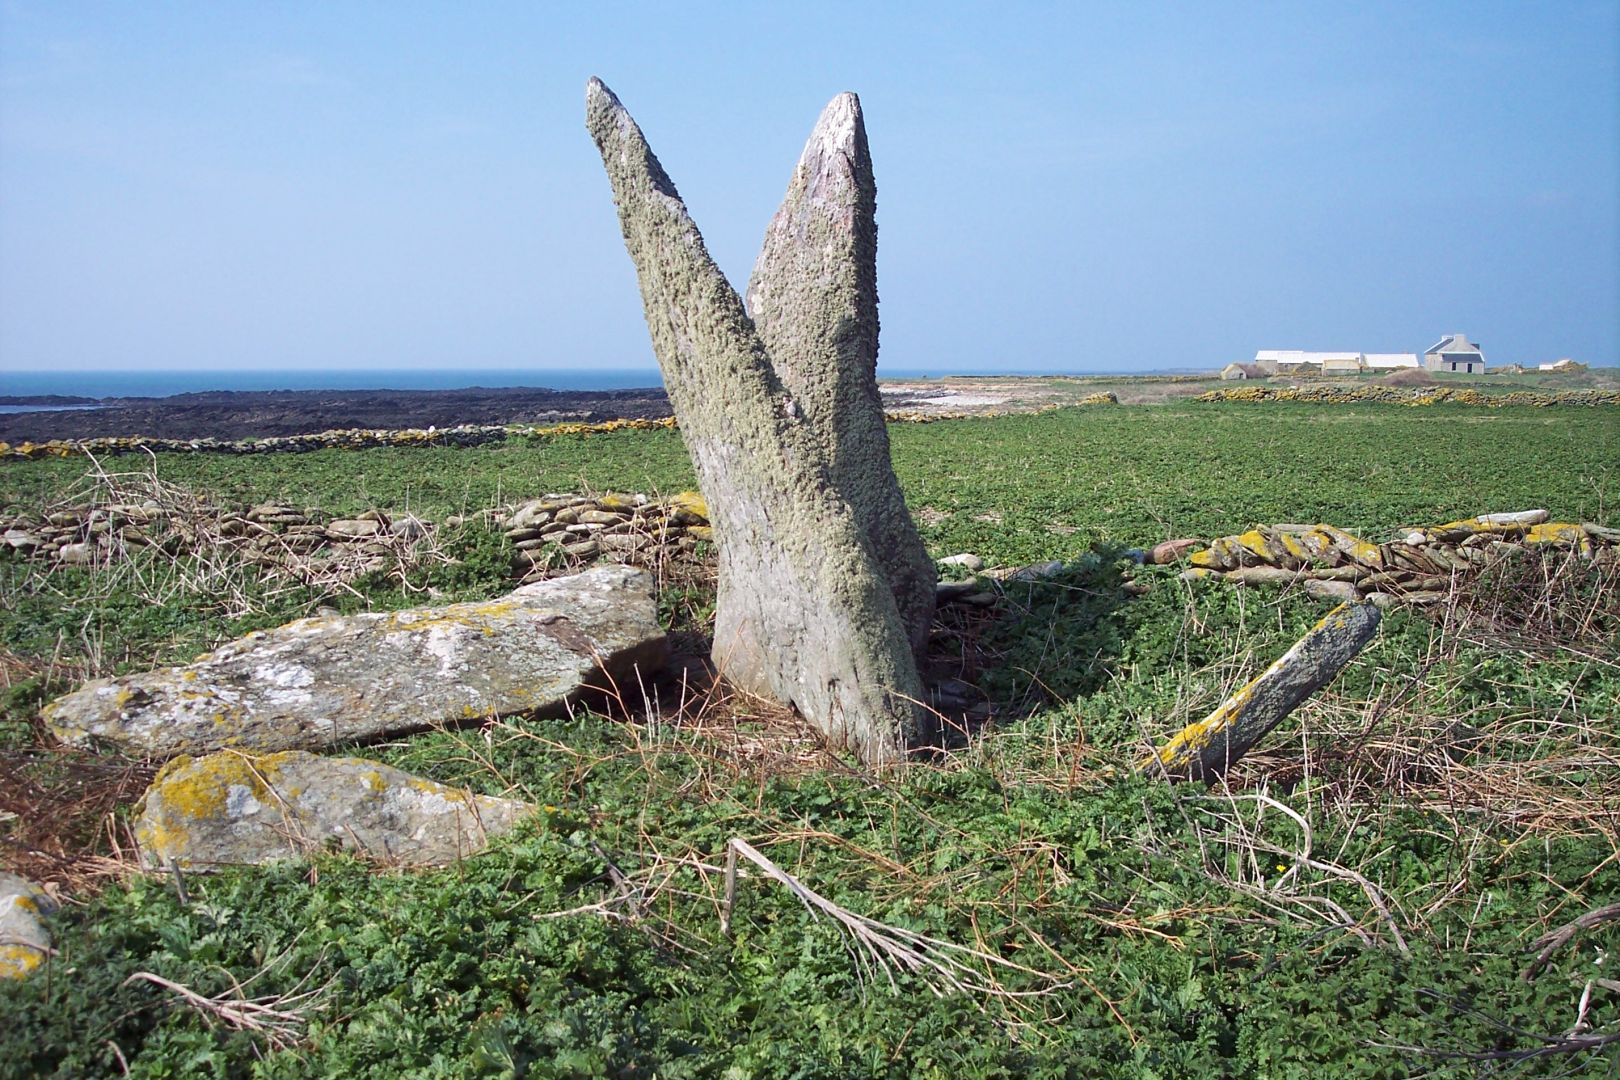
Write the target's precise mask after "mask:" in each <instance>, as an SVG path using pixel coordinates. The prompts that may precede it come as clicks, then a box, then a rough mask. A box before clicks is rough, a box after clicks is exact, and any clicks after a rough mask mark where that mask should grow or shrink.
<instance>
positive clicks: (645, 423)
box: [0, 393, 1119, 459]
mask: <svg viewBox="0 0 1620 1080" xmlns="http://www.w3.org/2000/svg"><path fill="white" fill-rule="evenodd" d="M1079 404H1081V405H1117V404H1119V399H1118V398H1116V397H1115V396H1114V395H1113V394H1110V393H1103V394H1092V395H1089V396H1088V397H1087V398H1085V399H1084V400H1083V401H1080V402H1079ZM975 415H993V414H985V413H978V414H975V413H968V412H934V413H931V412H917V411H909V410H891V411H889V412H887V413H885V414H884V419H885V420H887V421H888V422H889V423H891V424H931V423H934V422H935V421H938V420H966V419H970V418H972V417H973V416H975ZM676 426H677V425H676V422H675V418H674V417H672V416H667V417H664V418H663V419H660V420H646V419H640V418H631V419H623V420H604V421H600V422H597V423H583V422H582V423H568V424H551V425H546V426H532V425H521V424H458V425H457V426H455V427H445V428H441V427H426V428H399V429H395V430H385V429H380V428H335V429H333V430H331V431H320V432H314V433H311V434H308V435H277V436H271V437H267V438H262V439H164V438H159V437H157V436H153V435H125V436H119V437H117V438H96V439H50V440H47V441H45V442H20V443H9V442H4V441H0V459H4V458H48V457H73V456H75V455H78V454H86V455H89V456H92V457H107V456H113V455H117V454H130V453H136V452H144V451H148V450H150V451H151V452H153V453H163V454H285V453H293V454H299V453H310V452H312V451H315V450H370V449H375V448H376V447H380V446H389V447H404V448H410V447H430V446H482V445H483V444H485V443H492V442H500V441H501V440H503V439H509V438H510V439H549V438H555V437H557V436H561V435H595V434H601V433H604V432H610V431H656V430H669V429H672V428H674V427H676Z"/></svg>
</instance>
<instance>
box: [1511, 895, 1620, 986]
mask: <svg viewBox="0 0 1620 1080" xmlns="http://www.w3.org/2000/svg"><path fill="white" fill-rule="evenodd" d="M1610 919H1620V904H1605V905H1604V906H1603V907H1599V908H1593V909H1592V910H1591V911H1588V912H1587V913H1586V914H1585V915H1582V916H1580V917H1578V918H1575V919H1571V920H1570V921H1569V922H1567V923H1565V924H1564V925H1563V926H1560V927H1559V928H1558V929H1556V930H1553V931H1550V932H1549V933H1546V934H1543V935H1542V936H1541V937H1539V938H1537V939H1536V941H1535V944H1533V945H1531V946H1530V948H1532V949H1540V950H1541V951H1540V952H1539V953H1537V954H1536V958H1535V959H1534V960H1532V961H1530V963H1529V964H1528V965H1526V966H1525V969H1524V971H1522V972H1520V973H1519V978H1521V979H1523V980H1524V981H1525V982H1532V981H1534V979H1535V977H1536V976H1537V975H1538V974H1540V972H1541V969H1542V968H1544V967H1546V966H1547V962H1548V961H1549V960H1551V959H1552V957H1553V953H1555V952H1557V951H1558V950H1559V949H1562V948H1563V947H1564V946H1565V945H1567V944H1568V943H1569V939H1570V938H1572V937H1574V936H1575V935H1576V934H1578V933H1580V932H1581V931H1582V930H1590V929H1592V927H1594V926H1600V925H1602V924H1603V923H1606V922H1608V921H1609V920H1610Z"/></svg>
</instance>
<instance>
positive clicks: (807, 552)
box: [585, 79, 933, 764]
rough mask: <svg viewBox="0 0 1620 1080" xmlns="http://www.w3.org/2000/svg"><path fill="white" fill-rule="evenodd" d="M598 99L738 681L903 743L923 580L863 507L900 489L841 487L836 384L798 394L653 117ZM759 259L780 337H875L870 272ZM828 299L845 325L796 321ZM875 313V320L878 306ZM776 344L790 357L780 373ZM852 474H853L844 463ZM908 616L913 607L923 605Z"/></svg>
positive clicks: (765, 311) (918, 729)
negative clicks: (888, 561) (653, 128)
mask: <svg viewBox="0 0 1620 1080" xmlns="http://www.w3.org/2000/svg"><path fill="white" fill-rule="evenodd" d="M835 105H836V103H835ZM585 113H586V126H587V128H588V129H589V131H590V134H591V137H592V139H593V140H594V141H595V143H596V146H597V148H598V150H600V152H601V155H602V164H603V166H604V168H605V169H606V171H607V175H608V179H609V181H610V182H611V184H612V187H613V197H614V202H615V204H616V205H617V207H618V211H619V224H620V226H621V229H622V231H623V234H624V242H625V247H626V249H627V250H628V251H629V253H630V258H631V261H632V262H633V263H634V264H635V266H636V274H637V278H638V280H639V283H640V287H641V297H642V303H643V306H644V309H645V313H646V318H647V328H648V331H649V333H650V334H651V337H652V343H653V351H654V353H655V354H656V355H657V357H658V362H659V366H660V367H661V368H662V369H663V375H664V385H665V388H666V389H667V391H668V393H669V398H670V403H671V404H672V405H673V406H674V409H675V414H676V416H677V417H678V419H679V421H680V429H681V436H682V438H683V439H684V440H685V442H686V446H687V450H688V452H689V453H690V454H691V457H692V462H693V465H694V467H695V469H696V471H697V474H698V479H699V485H700V487H701V488H702V490H703V494H704V496H705V498H706V499H707V502H708V510H709V518H710V520H711V523H712V525H713V528H714V542H715V546H716V549H717V558H718V563H719V586H718V589H719V593H718V597H717V611H716V617H715V644H714V659H715V662H716V666H717V667H718V668H719V670H720V672H721V673H722V674H724V675H725V676H726V677H727V678H728V679H729V680H730V681H732V682H733V683H734V684H736V685H738V686H739V687H741V688H742V689H744V690H746V691H749V692H751V693H756V694H759V695H761V696H765V697H769V698H772V699H774V700H776V701H779V702H782V703H784V704H787V705H791V706H792V707H794V708H796V709H798V711H799V712H800V714H801V715H803V716H804V717H805V718H806V719H807V720H808V721H809V722H810V723H811V724H812V725H813V726H815V727H816V728H817V729H818V730H820V731H821V732H822V733H823V734H824V735H825V736H826V737H827V738H828V740H829V741H830V742H832V743H833V744H834V745H838V746H845V747H849V748H850V749H853V750H855V751H856V752H857V753H858V754H859V755H860V757H861V758H862V760H864V761H866V762H867V763H869V764H881V763H885V762H892V761H895V760H898V759H899V758H900V756H901V755H902V753H903V752H904V749H905V746H906V744H907V743H908V742H910V741H913V740H916V739H917V738H918V737H919V736H920V735H921V734H922V732H923V730H924V727H925V724H926V720H927V713H926V711H925V710H924V709H923V708H922V707H921V705H920V704H918V703H919V702H921V701H923V700H924V693H923V688H922V681H921V678H920V677H919V675H918V673H917V666H916V662H915V658H914V656H913V653H912V633H911V631H910V630H909V629H908V614H907V613H902V611H901V608H900V606H899V604H897V602H896V592H897V590H898V591H899V592H900V593H902V594H905V595H907V596H909V595H910V594H911V591H912V590H911V586H910V585H907V584H905V583H904V582H891V581H890V579H889V577H888V574H887V572H886V568H885V562H884V561H883V560H882V559H880V557H879V555H878V554H877V552H875V551H874V548H873V540H872V538H871V536H870V535H869V533H868V530H867V528H865V527H864V526H863V520H862V518H861V516H860V514H859V513H858V512H857V510H856V509H855V504H857V503H858V504H860V505H862V506H865V507H868V508H873V507H881V506H889V505H890V503H889V502H888V501H886V497H874V496H872V495H870V494H869V493H864V492H863V493H854V488H853V487H852V488H851V490H849V491H846V490H844V489H843V488H841V487H840V479H839V478H840V477H841V476H843V475H844V474H843V472H841V470H840V468H839V467H838V466H836V465H835V464H834V463H833V462H831V461H829V460H828V457H827V453H828V451H827V448H828V447H829V446H833V445H839V444H840V438H839V437H838V436H837V435H836V433H827V432H824V431H822V430H820V428H819V427H818V423H819V421H818V420H816V419H815V417H818V416H823V415H824V412H825V407H826V406H827V405H828V404H829V403H830V402H831V401H834V400H838V399H839V392H838V391H837V390H825V391H813V392H811V393H809V394H807V395H805V396H806V401H805V402H804V403H802V404H801V402H800V401H799V399H798V398H799V393H801V392H802V391H795V390H794V389H793V387H794V386H797V385H799V382H800V381H801V380H802V378H803V373H804V372H805V371H806V370H807V369H806V368H805V367H803V365H804V363H805V361H803V360H801V359H799V354H797V353H795V355H794V357H792V358H773V355H772V353H771V350H770V348H769V347H768V345H767V341H766V339H765V337H763V336H762V335H761V333H760V332H757V331H756V329H755V325H754V322H753V321H752V320H751V319H750V318H749V316H748V313H747V311H746V310H745V308H744V305H743V302H742V299H741V298H740V297H739V296H738V295H737V293H736V290H735V289H733V288H732V287H731V284H730V283H729V282H728V281H727V280H726V278H725V275H724V274H722V273H721V272H720V269H719V267H717V266H716V265H715V264H714V261H713V260H712V259H711V258H710V257H709V254H708V251H707V250H706V249H705V247H704V245H703V238H702V236H701V235H700V234H699V233H698V229H697V226H696V225H695V224H694V223H693V221H692V219H691V217H690V216H689V215H688V214H687V211H686V207H685V205H684V204H683V203H682V202H681V198H680V195H679V193H678V192H677V191H676V190H675V185H674V184H673V183H672V182H671V181H670V179H669V176H668V174H666V173H665V172H664V169H663V167H662V166H661V165H660V164H659V163H658V159H657V158H656V157H654V156H653V153H652V150H651V148H650V147H649V146H648V145H647V141H646V139H645V138H644V137H643V136H642V133H641V130H640V128H638V127H637V126H636V123H635V121H634V120H632V119H631V117H630V114H629V113H628V112H627V111H626V110H625V108H624V106H623V105H622V104H620V102H619V99H618V98H617V97H615V96H614V95H613V92H612V91H610V90H609V89H608V88H607V87H606V86H604V85H603V84H602V83H601V81H600V80H597V79H592V80H591V81H590V84H589V86H588V88H587V91H586V101H585ZM853 115H854V116H857V117H858V113H854V114H853ZM828 137H829V138H833V139H834V141H835V143H838V144H839V145H848V146H851V147H853V146H854V144H855V141H856V136H855V134H853V133H849V132H844V133H829V134H828ZM839 140H842V142H841V143H840V142H839ZM829 161H830V159H829ZM867 171H868V172H869V169H868V170H867ZM845 179H846V180H848V179H849V177H847V176H846V177H845ZM856 179H857V181H858V177H857V178H856ZM796 182H797V181H796ZM810 186H814V185H813V184H810V183H809V182H808V181H807V191H808V189H809V187H810ZM834 186H836V185H834ZM857 187H858V183H857ZM829 190H830V189H829ZM809 201H810V203H811V204H815V200H814V199H811V200H809ZM835 201H836V200H835ZM795 205H796V203H795V199H794V196H793V194H792V193H791V192H790V194H789V200H788V207H785V208H784V209H785V210H787V211H788V213H787V219H784V220H788V219H795V218H796V217H798V216H800V215H799V214H798V213H797V212H796V211H793V210H792V209H791V208H792V207H793V206H795ZM830 205H831V204H829V206H830ZM831 212H832V213H833V214H834V216H835V217H836V216H837V215H838V214H841V213H844V211H843V210H833V211H831ZM848 212H849V213H850V214H851V215H854V214H855V213H856V210H855V209H854V208H853V206H851V207H850V208H849V210H848ZM822 214H823V210H822V209H819V208H817V206H816V205H810V206H805V207H804V208H803V215H802V216H803V218H804V219H805V220H806V221H811V220H816V221H820V220H822V217H821V215H822ZM852 220H853V219H852ZM784 230H785V231H784V234H783V235H778V234H776V233H773V234H772V238H771V239H770V240H768V246H769V244H771V243H775V242H778V241H781V242H786V241H787V239H788V237H787V236H786V235H785V234H786V233H787V232H791V227H790V226H784ZM837 243H842V244H843V245H844V246H845V247H846V248H847V249H849V250H851V251H852V252H853V251H854V250H855V248H856V247H858V244H857V243H856V242H855V241H853V240H847V241H836V239H835V246H836V244H837ZM825 257H826V258H829V259H831V260H833V261H835V262H836V261H837V260H839V259H841V258H842V256H839V255H837V253H836V252H834V253H833V254H832V255H830V256H825ZM851 257H852V258H853V257H854V256H853V255H851ZM802 259H803V265H805V266H811V265H816V263H817V257H816V256H815V255H813V254H805V255H803V256H802ZM762 262H763V267H764V268H763V271H762V273H761V275H760V277H761V288H762V289H766V291H767V292H769V293H770V294H771V297H772V299H769V300H762V315H764V316H765V318H766V320H767V322H768V323H771V324H772V325H773V326H775V328H774V329H772V330H770V331H769V340H770V341H774V342H776V343H778V344H779V345H782V344H783V343H788V342H792V343H798V344H799V345H802V346H804V347H805V348H806V349H807V350H808V351H810V352H811V353H812V354H813V355H814V356H816V357H817V359H815V360H814V361H813V364H815V365H820V366H823V367H825V366H830V365H834V363H835V362H834V361H833V360H832V359H830V357H831V356H832V355H834V354H837V355H838V356H839V359H838V361H836V363H839V364H841V363H844V362H845V360H846V359H848V360H849V361H850V362H851V363H853V362H855V361H859V362H860V363H861V364H864V363H865V357H866V355H867V351H868V349H867V346H866V345H864V344H863V345H859V346H858V347H850V348H849V349H848V350H847V351H846V352H841V351H840V350H843V349H844V348H845V346H846V345H847V344H848V343H849V342H850V341H852V340H858V339H859V338H860V337H861V335H862V334H864V333H865V332H866V329H867V328H866V327H865V324H864V323H863V322H862V319H863V318H864V316H862V315H861V314H860V313H861V312H863V311H864V310H866V308H865V298H864V297H863V295H862V290H863V289H864V288H866V287H867V286H863V285H861V284H860V281H861V280H862V279H861V277H860V274H859V273H856V274H855V276H854V277H851V278H849V279H848V284H847V285H839V286H837V287H835V288H834V290H833V291H834V293H835V294H836V295H834V296H831V297H829V298H824V299H822V300H816V299H812V297H811V293H810V292H809V291H806V290H809V289H811V287H812V283H811V282H809V281H801V280H799V278H798V277H797V275H798V273H799V263H800V257H799V256H793V257H789V256H787V255H785V254H784V255H780V256H775V255H770V254H767V255H766V256H762ZM871 281H872V282H875V278H872V279H871ZM767 286H768V287H769V288H766V287H767ZM872 287H875V285H874V286H872ZM829 311H831V312H844V313H846V314H848V316H849V317H850V318H851V319H852V320H853V322H852V324H851V327H850V329H849V330H848V331H847V332H845V331H840V330H837V329H836V328H834V329H832V330H830V331H828V332H826V333H817V332H815V331H814V330H813V328H812V327H810V326H808V325H806V324H802V323H799V322H797V320H806V319H814V318H819V317H821V315H824V314H826V313H827V312H829ZM838 317H840V318H842V317H843V315H839V316H838ZM869 321H870V327H869V329H870V332H871V333H872V334H874V335H875V333H876V320H875V315H874V316H873V317H872V318H871V319H870V320H869ZM778 323H779V325H777V324H778ZM784 347H785V346H784ZM773 359H776V360H777V361H778V362H780V363H782V365H783V370H784V371H786V370H788V369H789V368H793V372H794V373H793V374H792V375H788V376H786V377H784V375H783V374H782V373H781V372H779V371H778V369H777V367H776V365H775V364H774V363H773ZM795 364H798V365H800V366H799V367H794V365H795ZM840 377H843V373H842V369H840ZM851 377H853V375H852V376H851ZM864 378H866V379H867V380H870V379H871V378H872V376H871V375H870V374H867V375H865V376H864ZM822 393H824V394H825V397H822V396H819V395H820V394H822ZM856 396H857V397H858V395H856ZM872 396H873V397H874V398H875V397H876V390H875V387H874V388H873V389H872ZM812 410H814V414H815V416H812ZM862 455H864V457H863V456H862ZM856 460H864V461H865V462H866V466H865V467H866V468H871V469H875V468H877V467H878V466H879V465H881V467H882V469H884V470H886V471H888V472H889V474H890V475H889V476H888V477H887V478H874V477H871V476H869V475H866V474H865V473H862V472H861V471H860V470H855V471H856V472H857V473H860V478H861V480H862V482H863V483H870V484H873V485H877V486H874V487H872V488H871V489H870V490H871V491H876V490H877V489H878V487H881V486H882V484H891V485H892V484H895V483H896V482H895V481H894V480H893V478H892V467H891V466H890V465H889V463H888V461H887V459H886V458H884V459H883V460H882V461H881V462H880V461H878V456H877V455H876V454H875V453H874V452H873V449H872V448H871V447H865V448H861V449H859V450H858V452H857V453H856V456H855V457H854V458H851V461H856ZM852 468H853V466H852ZM880 480H881V483H880V482H879V481H880ZM842 482H843V483H844V484H846V485H856V486H858V485H857V484H856V481H855V480H853V479H849V478H848V477H845V479H844V480H843V481H842ZM925 580H926V581H927V584H928V594H927V595H926V596H925V597H922V598H920V599H919V600H918V603H926V604H927V605H929V607H930V608H931V605H932V586H933V579H932V576H931V574H930V576H928V577H927V578H926V579H925ZM910 617H911V619H912V621H913V622H915V614H914V612H913V613H910Z"/></svg>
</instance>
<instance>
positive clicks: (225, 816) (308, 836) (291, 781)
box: [135, 750, 539, 870]
mask: <svg viewBox="0 0 1620 1080" xmlns="http://www.w3.org/2000/svg"><path fill="white" fill-rule="evenodd" d="M138 809H139V813H140V817H139V819H138V820H137V821H136V824H135V839H136V842H137V843H138V844H139V845H140V850H141V858H142V861H143V862H144V863H145V864H146V865H147V866H148V867H150V868H152V869H154V870H165V869H168V868H169V867H170V866H171V865H174V866H178V867H180V868H181V869H183V870H210V869H214V868H216V867H220V866H230V865H238V864H244V863H264V862H270V861H272V860H275V859H291V858H299V857H302V856H306V855H309V854H311V853H313V852H318V851H321V850H323V849H325V848H327V847H331V846H335V847H341V848H343V849H345V850H347V851H352V852H354V853H356V854H359V855H362V856H364V857H366V858H369V859H373V860H376V861H378V862H383V863H389V864H394V865H407V866H439V865H443V864H445V863H451V862H455V861H457V860H458V859H463V858H466V857H467V856H470V855H474V854H476V853H478V852H479V851H482V850H483V849H484V848H485V847H486V846H488V844H489V841H490V840H491V839H493V838H495V837H499V836H502V835H504V834H506V833H508V832H511V831H512V829H513V828H514V827H516V826H517V824H518V823H519V822H520V821H522V820H523V819H524V818H526V817H528V816H529V815H530V814H532V813H534V812H535V811H536V810H538V809H539V807H536V806H535V805H533V804H532V803H527V802H523V801H522V800H520V799H497V798H493V797H490V796H487V795H474V794H472V793H471V792H467V791H463V790H461V789H459V788H452V787H446V786H445V785H443V784H436V783H434V782H433V781H431V780H424V779H422V778H421V777H418V776H412V775H411V774H410V773H407V772H402V771H401V770H399V769H395V768H392V767H390V766H388V765H384V764H381V763H380V762H376V761H367V760H365V759H364V758H329V757H320V756H318V755H315V754H307V753H304V752H302V751H299V750H287V751H283V752H281V753H278V754H246V753H241V752H238V751H233V750H223V751H220V752H219V753H216V754H209V755H208V756H207V757H201V758H193V757H177V758H175V759H174V760H173V761H171V762H169V763H168V764H167V765H165V766H164V767H163V771H162V772H160V773H158V775H157V777H156V779H154V780H153V781H152V785H151V787H149V788H147V791H146V796H145V798H144V799H143V800H142V802H141V804H140V806H139V808H138Z"/></svg>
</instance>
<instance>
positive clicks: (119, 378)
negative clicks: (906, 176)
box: [0, 367, 1172, 412]
mask: <svg viewBox="0 0 1620 1080" xmlns="http://www.w3.org/2000/svg"><path fill="white" fill-rule="evenodd" d="M1171 373H1172V372H1170V371H1168V370H1166V371H1151V372H1147V371H1138V372H1133V373H1132V374H1137V375H1150V374H1151V375H1158V374H1171ZM1118 374H1125V373H1124V372H1118V371H1008V370H1003V371H985V370H967V371H943V370H925V369H922V368H888V367H879V368H878V377H879V378H884V379H925V378H941V377H943V376H946V375H1118ZM663 385H664V380H663V377H662V376H661V375H660V374H659V371H658V369H657V368H466V367H444V368H347V369H344V368H281V369H275V370H269V369H265V370H254V369H251V368H249V369H233V370H224V369H190V370H176V371H150V370H148V371H5V370H0V398H5V397H38V396H41V395H46V394H57V395H61V396H64V397H84V398H95V399H98V400H99V399H102V398H123V397H171V396H173V395H175V394H188V393H199V392H202V391H208V390H461V389H466V388H469V387H475V386H477V387H486V388H504V387H535V388H544V389H548V390H631V389H642V388H645V387H657V386H663ZM92 407H93V406H84V405H73V406H57V408H92ZM24 409H26V410H29V411H35V410H38V409H40V406H38V405H27V406H19V405H0V412H19V411H22V410H24Z"/></svg>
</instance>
